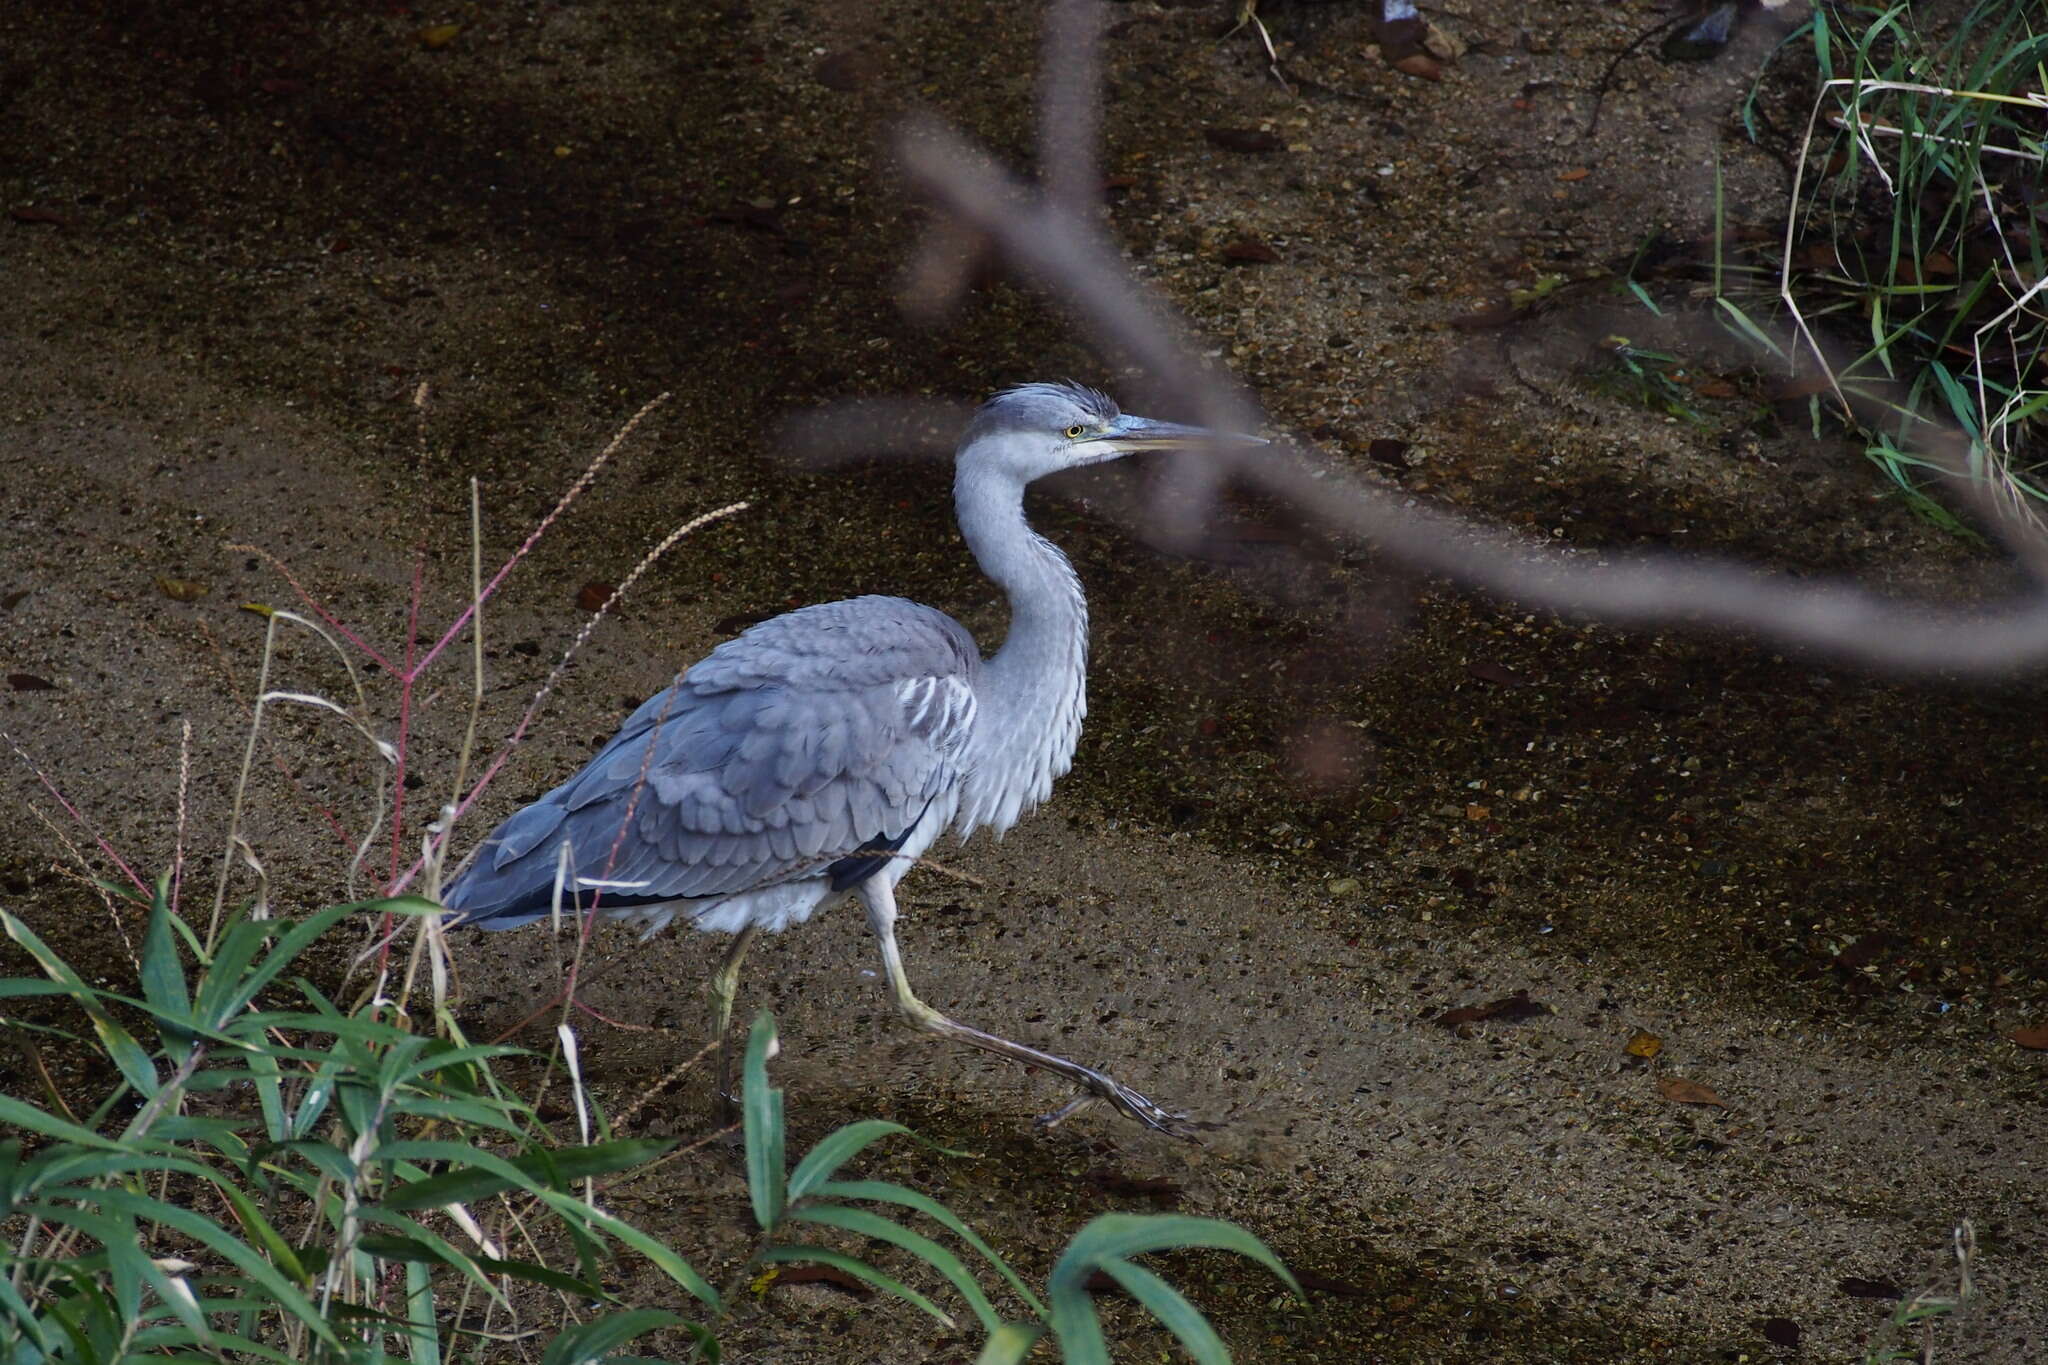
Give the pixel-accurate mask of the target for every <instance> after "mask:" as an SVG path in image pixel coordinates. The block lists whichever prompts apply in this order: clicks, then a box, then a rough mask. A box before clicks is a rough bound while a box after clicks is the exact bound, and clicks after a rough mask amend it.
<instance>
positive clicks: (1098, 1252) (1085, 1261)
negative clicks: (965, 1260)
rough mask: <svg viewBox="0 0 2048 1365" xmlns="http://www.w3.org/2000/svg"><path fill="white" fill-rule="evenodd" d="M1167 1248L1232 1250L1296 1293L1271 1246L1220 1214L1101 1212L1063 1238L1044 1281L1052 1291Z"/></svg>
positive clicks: (1290, 1276) (1298, 1290) (1083, 1281)
mask: <svg viewBox="0 0 2048 1365" xmlns="http://www.w3.org/2000/svg"><path fill="white" fill-rule="evenodd" d="M1168 1247H1173V1248H1190V1247H1213V1248H1216V1249H1218V1250H1221V1251H1234V1252H1236V1253H1237V1254H1238V1255H1240V1256H1247V1257H1250V1258H1251V1259H1252V1260H1254V1261H1257V1262H1258V1263H1259V1264H1260V1265H1262V1266H1264V1267H1266V1269H1268V1270H1270V1271H1272V1272H1273V1273H1274V1274H1275V1275H1277V1276H1279V1278H1280V1279H1281V1281H1282V1282H1284V1283H1285V1284H1286V1285H1287V1287H1288V1288H1289V1289H1291V1290H1293V1291H1294V1292H1295V1293H1296V1294H1297V1295H1299V1294H1300V1293H1301V1286H1300V1285H1299V1284H1297V1283H1296V1282H1295V1279H1294V1276H1293V1274H1292V1273H1290V1272H1289V1271H1288V1269H1287V1267H1286V1266H1284V1265H1282V1264H1281V1263H1280V1258H1279V1257H1278V1256H1275V1255H1274V1254H1273V1251H1272V1248H1270V1247H1268V1246H1267V1245H1266V1244H1265V1243H1264V1242H1262V1241H1260V1240H1259V1239H1258V1238H1257V1237H1256V1236H1254V1235H1253V1234H1252V1233H1251V1232H1250V1231H1249V1230H1248V1229H1245V1228H1241V1227H1239V1226H1238V1225H1237V1224H1235V1223H1226V1222H1224V1221H1223V1220H1222V1219H1220V1218H1201V1217H1197V1216H1196V1215H1194V1214H1189V1213H1155V1214H1141V1213H1105V1214H1103V1215H1102V1216H1101V1217H1099V1218H1097V1219H1095V1220H1094V1221H1093V1222H1091V1223H1089V1224H1088V1226H1086V1227H1084V1228H1082V1229H1081V1230H1080V1231H1079V1232H1077V1233H1075V1234H1074V1240H1073V1241H1071V1242H1069V1243H1067V1249H1066V1250H1065V1251H1064V1252H1062V1253H1061V1254H1060V1258H1059V1260H1058V1261H1057V1262H1055V1263H1054V1265H1053V1268H1052V1277H1051V1279H1050V1280H1049V1281H1048V1283H1049V1285H1050V1286H1051V1287H1052V1289H1053V1290H1054V1291H1055V1292H1057V1291H1058V1290H1059V1289H1060V1288H1061V1287H1062V1286H1078V1285H1081V1284H1085V1283H1086V1282H1087V1280H1088V1275H1089V1273H1090V1272H1091V1271H1093V1270H1095V1269H1097V1268H1098V1267H1100V1266H1101V1265H1103V1263H1105V1262H1107V1261H1119V1260H1124V1259H1126V1258H1128V1257H1131V1256H1142V1255H1144V1254H1145V1253H1146V1252H1148V1251H1163V1250H1165V1249H1166V1248H1168Z"/></svg>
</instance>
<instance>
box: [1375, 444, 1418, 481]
mask: <svg viewBox="0 0 2048 1365" xmlns="http://www.w3.org/2000/svg"><path fill="white" fill-rule="evenodd" d="M1413 444H1414V443H1413V442H1412V441H1402V440H1397V439H1396V438H1394V437H1392V436H1377V437H1374V438H1373V439H1372V440H1371V441H1370V442H1368V443H1367V445H1366V447H1365V453H1366V454H1367V455H1369V456H1371V457H1372V461H1373V463H1374V464H1383V465H1385V466H1386V467H1387V468H1389V469H1393V470H1399V471H1400V472H1401V473H1404V474H1405V473H1407V472H1408V451H1409V448H1410V447H1411V446H1412V445H1413Z"/></svg>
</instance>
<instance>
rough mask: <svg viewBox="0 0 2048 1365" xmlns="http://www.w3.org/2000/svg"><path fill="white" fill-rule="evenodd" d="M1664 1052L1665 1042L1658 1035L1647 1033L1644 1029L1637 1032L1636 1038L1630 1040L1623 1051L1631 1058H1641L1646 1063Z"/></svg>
mask: <svg viewBox="0 0 2048 1365" xmlns="http://www.w3.org/2000/svg"><path fill="white" fill-rule="evenodd" d="M1663 1050H1664V1040H1663V1039H1662V1038H1659V1037H1658V1036H1657V1035H1656V1034H1654V1033H1647V1032H1645V1031H1644V1030H1642V1029H1637V1030H1636V1034H1635V1037H1633V1038H1631V1039H1629V1040H1628V1046H1627V1047H1626V1048H1624V1049H1623V1051H1625V1052H1627V1053H1628V1055H1629V1056H1631V1057H1641V1058H1642V1059H1644V1060H1645V1061H1648V1060H1649V1059H1650V1058H1652V1057H1654V1056H1656V1055H1657V1054H1658V1053H1660V1052H1662V1051H1663Z"/></svg>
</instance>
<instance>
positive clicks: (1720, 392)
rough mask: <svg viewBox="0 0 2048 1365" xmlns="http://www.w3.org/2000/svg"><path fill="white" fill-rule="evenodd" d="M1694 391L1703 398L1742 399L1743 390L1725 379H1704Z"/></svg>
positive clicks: (1694, 386) (1696, 385)
mask: <svg viewBox="0 0 2048 1365" xmlns="http://www.w3.org/2000/svg"><path fill="white" fill-rule="evenodd" d="M1692 391H1693V392H1694V393H1696V394H1698V395H1699V396H1700V397H1702V398H1740V397H1741V396H1742V390H1741V389H1738V388H1736V387H1735V386H1734V385H1733V384H1731V383H1729V382H1728V381H1727V380H1725V379H1703V380H1701V381H1700V382H1699V383H1697V384H1695V385H1693V389H1692Z"/></svg>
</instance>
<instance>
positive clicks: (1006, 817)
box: [953, 471, 1088, 836]
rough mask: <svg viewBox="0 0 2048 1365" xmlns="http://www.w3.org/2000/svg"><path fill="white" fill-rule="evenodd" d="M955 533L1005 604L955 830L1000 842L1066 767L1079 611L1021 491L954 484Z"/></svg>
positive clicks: (1072, 580)
mask: <svg viewBox="0 0 2048 1365" xmlns="http://www.w3.org/2000/svg"><path fill="white" fill-rule="evenodd" d="M953 496H954V500H955V502H956V504H957V506H958V510H959V515H960V532H961V534H962V535H963V536H964V537H966V540H967V548H968V549H970V550H972V551H973V552H974V558H975V560H976V561H977V562H978V563H979V564H980V565H981V568H982V572H984V573H986V574H987V575H988V576H989V577H990V578H992V579H994V580H995V581H996V583H997V584H998V585H1000V586H1001V587H1002V589H1003V592H1004V593H1005V594H1006V595H1007V596H1008V597H1009V599H1010V632H1009V634H1008V635H1007V636H1006V637H1005V638H1004V640H1003V647H1002V648H1001V649H999V650H997V651H996V653H995V657H993V658H991V659H990V660H989V661H988V662H987V664H986V665H985V666H984V667H983V669H982V675H981V686H980V688H979V695H978V696H977V698H976V701H977V703H978V706H977V714H976V718H975V723H974V740H973V747H972V750H971V752H970V755H969V760H968V772H967V778H966V784H965V790H964V791H963V792H962V800H961V804H960V814H959V828H960V832H961V834H962V835H963V836H964V835H966V834H969V833H971V832H972V831H973V830H974V828H975V827H976V826H978V825H988V826H991V827H992V828H993V829H994V830H995V831H996V833H998V834H1001V833H1002V832H1003V831H1004V830H1007V829H1008V828H1009V827H1010V826H1011V825H1013V824H1015V823H1016V822H1017V820H1018V819H1019V817H1021V816H1022V815H1023V814H1024V813H1025V812H1026V811H1028V810H1030V809H1031V808H1032V807H1033V806H1035V805H1037V804H1038V803H1039V802H1041V801H1043V800H1044V799H1045V798H1046V797H1047V796H1049V795H1051V793H1052V783H1053V779H1054V778H1056V777H1059V776H1061V775H1063V774H1064V773H1065V772H1066V771H1067V769H1068V768H1069V767H1070V766H1072V764H1073V759H1074V746H1075V744H1076V743H1078V742H1079V740H1080V737H1081V718H1082V716H1083V715H1085V714H1086V713H1087V710H1088V696H1087V672H1088V603H1087V599H1086V598H1084V597H1083V596H1082V594H1081V580H1080V579H1079V578H1078V577H1076V576H1075V574H1074V566H1073V565H1072V564H1069V563H1068V562H1067V557H1066V556H1065V555H1063V554H1061V553H1060V551H1059V547H1057V546H1055V545H1054V544H1053V543H1052V542H1051V541H1049V540H1047V539H1046V538H1045V537H1043V536H1041V535H1038V534H1037V533H1036V532H1034V531H1033V530H1032V529H1031V527H1030V526H1029V525H1028V524H1027V523H1026V522H1025V520H1024V489H1023V486H1022V485H1021V484H1019V483H1017V482H1016V481H1015V480H1014V479H1005V478H1002V477H1000V476H991V475H989V474H988V473H986V472H985V471H974V472H971V473H969V472H965V471H963V472H962V473H961V474H960V475H959V476H958V477H956V479H955V482H954V489H953Z"/></svg>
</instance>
